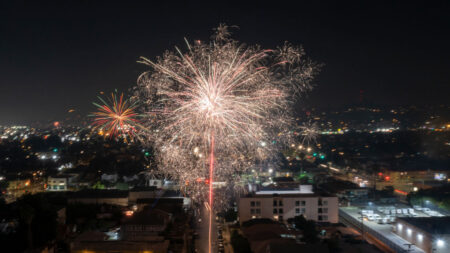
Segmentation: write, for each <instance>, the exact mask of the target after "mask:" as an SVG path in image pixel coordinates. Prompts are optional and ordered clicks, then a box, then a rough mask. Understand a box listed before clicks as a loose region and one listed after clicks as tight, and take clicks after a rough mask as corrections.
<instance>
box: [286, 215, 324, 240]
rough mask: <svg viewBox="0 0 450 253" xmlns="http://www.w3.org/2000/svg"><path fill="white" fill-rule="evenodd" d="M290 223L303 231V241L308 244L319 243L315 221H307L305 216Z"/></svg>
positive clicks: (295, 218)
mask: <svg viewBox="0 0 450 253" xmlns="http://www.w3.org/2000/svg"><path fill="white" fill-rule="evenodd" d="M288 222H290V223H293V224H294V226H295V228H296V229H298V230H302V231H303V241H304V242H307V243H315V242H317V241H318V237H317V236H318V234H319V232H318V231H317V230H316V223H315V222H314V221H313V220H306V219H305V217H303V215H300V216H295V217H294V218H293V219H289V220H288Z"/></svg>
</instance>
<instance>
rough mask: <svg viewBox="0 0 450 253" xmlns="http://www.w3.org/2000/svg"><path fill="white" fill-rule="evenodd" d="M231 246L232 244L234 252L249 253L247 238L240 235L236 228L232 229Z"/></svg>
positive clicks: (250, 250)
mask: <svg viewBox="0 0 450 253" xmlns="http://www.w3.org/2000/svg"><path fill="white" fill-rule="evenodd" d="M231 246H233V249H234V252H236V253H251V252H252V249H251V248H250V243H249V242H248V240H247V238H244V237H243V236H242V235H240V234H239V233H238V232H237V230H233V233H232V234H231Z"/></svg>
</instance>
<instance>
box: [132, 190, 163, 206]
mask: <svg viewBox="0 0 450 253" xmlns="http://www.w3.org/2000/svg"><path fill="white" fill-rule="evenodd" d="M162 193H163V192H162V191H161V190H157V189H156V187H155V186H148V187H134V188H133V189H131V190H130V191H129V194H128V201H129V202H130V204H135V203H136V201H137V200H138V199H149V198H156V197H160V195H161V194H162Z"/></svg>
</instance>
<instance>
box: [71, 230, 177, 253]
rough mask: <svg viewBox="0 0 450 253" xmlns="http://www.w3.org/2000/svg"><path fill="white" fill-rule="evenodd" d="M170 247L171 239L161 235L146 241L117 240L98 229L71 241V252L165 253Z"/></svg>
mask: <svg viewBox="0 0 450 253" xmlns="http://www.w3.org/2000/svg"><path fill="white" fill-rule="evenodd" d="M168 248H169V240H166V239H164V237H160V236H155V237H153V238H147V240H145V241H129V240H115V239H111V238H109V237H108V236H107V235H106V234H105V233H103V232H98V231H89V232H85V233H83V234H81V235H79V236H78V237H77V238H75V240H73V241H72V242H71V243H70V252H73V253H86V252H89V253H111V252H122V253H143V252H153V253H165V252H167V251H168Z"/></svg>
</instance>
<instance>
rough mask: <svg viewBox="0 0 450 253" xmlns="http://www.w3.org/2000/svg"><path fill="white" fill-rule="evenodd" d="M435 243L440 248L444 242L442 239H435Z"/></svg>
mask: <svg viewBox="0 0 450 253" xmlns="http://www.w3.org/2000/svg"><path fill="white" fill-rule="evenodd" d="M436 245H437V246H438V247H439V248H442V247H444V245H445V242H444V241H443V240H441V239H438V240H437V241H436Z"/></svg>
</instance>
